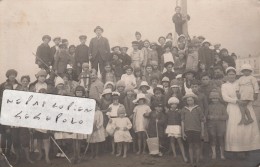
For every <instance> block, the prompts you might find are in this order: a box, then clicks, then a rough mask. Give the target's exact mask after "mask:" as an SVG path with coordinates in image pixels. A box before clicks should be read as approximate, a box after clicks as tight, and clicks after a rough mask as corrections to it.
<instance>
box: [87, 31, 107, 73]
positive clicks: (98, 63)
mask: <svg viewBox="0 0 260 167" xmlns="http://www.w3.org/2000/svg"><path fill="white" fill-rule="evenodd" d="M94 32H95V33H96V35H97V36H96V37H95V38H92V39H91V41H90V44H89V53H90V55H89V58H90V61H91V63H92V68H94V69H96V70H97V71H98V67H99V69H100V73H103V71H104V66H105V62H107V61H109V60H110V59H111V57H110V46H109V42H108V39H107V38H105V37H103V36H102V33H103V32H104V29H103V28H101V27H100V26H97V27H96V28H95V29H94Z"/></svg>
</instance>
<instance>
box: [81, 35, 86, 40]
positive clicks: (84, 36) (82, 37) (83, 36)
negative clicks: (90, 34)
mask: <svg viewBox="0 0 260 167" xmlns="http://www.w3.org/2000/svg"><path fill="white" fill-rule="evenodd" d="M79 39H87V36H86V35H80V36H79Z"/></svg>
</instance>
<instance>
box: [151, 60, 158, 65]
mask: <svg viewBox="0 0 260 167" xmlns="http://www.w3.org/2000/svg"><path fill="white" fill-rule="evenodd" d="M150 64H151V65H152V66H155V65H157V66H158V62H157V61H155V60H152V61H150Z"/></svg>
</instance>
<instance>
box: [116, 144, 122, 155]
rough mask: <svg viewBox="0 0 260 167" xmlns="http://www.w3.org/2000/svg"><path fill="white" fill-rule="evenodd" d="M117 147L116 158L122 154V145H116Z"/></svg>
mask: <svg viewBox="0 0 260 167" xmlns="http://www.w3.org/2000/svg"><path fill="white" fill-rule="evenodd" d="M117 147H118V153H117V154H116V156H117V157H119V156H120V155H121V153H122V143H117Z"/></svg>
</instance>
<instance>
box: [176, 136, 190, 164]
mask: <svg viewBox="0 0 260 167" xmlns="http://www.w3.org/2000/svg"><path fill="white" fill-rule="evenodd" d="M177 141H178V144H179V146H180V150H181V154H182V158H183V160H184V162H188V159H187V157H186V155H185V150H184V147H183V143H182V139H181V138H180V137H179V138H177Z"/></svg>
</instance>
